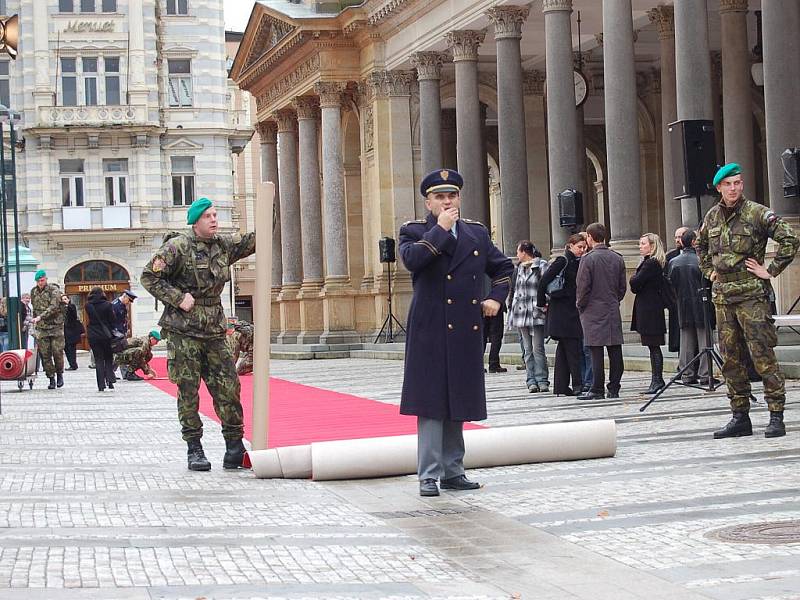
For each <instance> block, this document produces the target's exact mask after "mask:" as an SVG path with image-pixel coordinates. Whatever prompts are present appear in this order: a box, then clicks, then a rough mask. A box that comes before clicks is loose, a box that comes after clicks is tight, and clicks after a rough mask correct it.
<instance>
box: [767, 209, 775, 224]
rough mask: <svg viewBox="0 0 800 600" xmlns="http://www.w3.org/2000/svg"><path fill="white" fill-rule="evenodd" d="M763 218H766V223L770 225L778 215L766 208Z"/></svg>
mask: <svg viewBox="0 0 800 600" xmlns="http://www.w3.org/2000/svg"><path fill="white" fill-rule="evenodd" d="M764 219H766V221H767V223H769V224H770V225H772V224H773V223H774V222H775V221H777V220H778V215H776V214H775V213H774V212H773V211H771V210H768V211H767V212H765V213H764Z"/></svg>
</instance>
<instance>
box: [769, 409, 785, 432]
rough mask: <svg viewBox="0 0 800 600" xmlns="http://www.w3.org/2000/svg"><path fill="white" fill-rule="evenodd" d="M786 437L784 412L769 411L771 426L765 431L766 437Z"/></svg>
mask: <svg viewBox="0 0 800 600" xmlns="http://www.w3.org/2000/svg"><path fill="white" fill-rule="evenodd" d="M784 435H786V425H784V424H783V411H782V410H774V411H773V410H771V411H769V425H767V428H766V429H765V430H764V437H768V438H774V437H783V436H784Z"/></svg>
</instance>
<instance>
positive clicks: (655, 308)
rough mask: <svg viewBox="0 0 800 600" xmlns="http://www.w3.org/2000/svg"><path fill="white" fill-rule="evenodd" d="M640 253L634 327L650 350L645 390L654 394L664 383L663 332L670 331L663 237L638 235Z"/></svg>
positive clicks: (633, 288)
mask: <svg viewBox="0 0 800 600" xmlns="http://www.w3.org/2000/svg"><path fill="white" fill-rule="evenodd" d="M639 254H640V255H641V257H642V262H640V263H639V266H638V267H636V272H635V273H634V274H633V275H632V276H631V279H630V284H631V291H632V292H633V293H634V294H636V298H635V299H634V301H633V315H632V316H631V331H637V332H639V335H640V336H641V338H642V346H647V349H648V350H649V351H650V369H651V376H650V387H648V388H647V389H646V390H645V392H644V393H645V394H655V393H657V392H658V391H659V390H660V389H661V388H662V387H664V377H663V370H664V355H663V354H662V352H661V346H663V345H664V334H666V332H667V327H666V324H665V323H664V308H666V306H667V302H666V301H665V297H666V293H667V290H665V289H663V288H664V286H665V284H666V282H665V279H664V265H665V264H666V253H665V252H664V245H663V244H662V243H661V238H660V237H658V235H657V234H655V233H645V234H644V235H643V236H642V237H641V238H640V239H639Z"/></svg>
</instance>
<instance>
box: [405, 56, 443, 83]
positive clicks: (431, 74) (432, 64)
mask: <svg viewBox="0 0 800 600" xmlns="http://www.w3.org/2000/svg"><path fill="white" fill-rule="evenodd" d="M445 58H449V57H448V55H447V54H445V53H444V52H415V53H414V54H412V55H411V64H412V65H413V66H414V68H415V69H416V70H417V79H418V80H419V81H424V80H426V79H428V80H429V79H434V80H437V81H438V80H439V79H441V78H442V63H444V60H445Z"/></svg>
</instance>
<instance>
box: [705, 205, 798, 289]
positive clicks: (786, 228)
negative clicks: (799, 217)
mask: <svg viewBox="0 0 800 600" xmlns="http://www.w3.org/2000/svg"><path fill="white" fill-rule="evenodd" d="M768 238H772V239H773V240H775V241H776V242H777V244H778V250H777V251H776V253H775V258H774V259H773V260H772V264H770V265H769V267H768V268H767V271H769V274H770V275H772V276H773V277H775V276H777V275H778V274H779V273H780V272H781V271H783V270H784V269H785V268H786V267H787V266H788V265H789V263H791V262H792V260H794V255H795V253H796V252H797V247H798V245H799V244H800V241H799V240H798V238H797V236H796V235H795V233H794V230H793V229H792V226H791V225H789V224H788V223H787V222H786V221H784V220H783V219H781V218H780V217H779V216H778V215H776V214H775V213H774V212H772V211H771V210H770V209H769V207H766V206H763V205H761V204H757V203H756V202H751V201H750V200H747V199H745V198H742V200H741V201H740V202H739V203H738V204H737V205H736V206H734V207H733V208H727V207H726V206H725V205H724V204H723V203H722V201H720V203H719V204H717V205H716V206H714V207H712V208H711V210H709V211H708V213H706V216H705V219H703V224H702V226H701V227H700V236H699V238H698V242H697V254H698V256H699V257H700V269H701V270H702V271H703V275H704V276H705V277H707V278H709V279H710V278H711V274H712V273H716V280H715V281H714V283H713V286H712V296H713V300H714V303H715V304H735V303H737V302H742V301H744V300H750V299H754V298H764V297H766V296H768V295H769V293H770V291H771V290H770V284H769V281H767V280H765V279H760V278H759V277H757V276H756V275H753V274H752V273H750V272H748V271H747V268H746V267H745V262H744V261H745V259H747V258H754V259H755V260H757V261H758V262H759V263H761V264H763V263H764V255H765V253H766V249H767V240H768Z"/></svg>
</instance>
